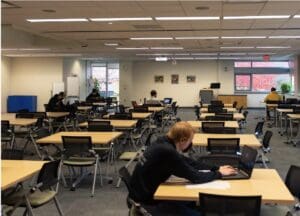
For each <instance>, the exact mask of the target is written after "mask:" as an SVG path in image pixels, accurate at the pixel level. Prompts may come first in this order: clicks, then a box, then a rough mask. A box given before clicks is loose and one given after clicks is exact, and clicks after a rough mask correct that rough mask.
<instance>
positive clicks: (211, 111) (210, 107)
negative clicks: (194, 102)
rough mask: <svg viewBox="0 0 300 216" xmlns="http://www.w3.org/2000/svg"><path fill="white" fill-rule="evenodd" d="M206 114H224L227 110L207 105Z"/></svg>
mask: <svg viewBox="0 0 300 216" xmlns="http://www.w3.org/2000/svg"><path fill="white" fill-rule="evenodd" d="M208 112H209V113H226V112H227V110H226V109H223V107H220V106H212V105H209V106H208Z"/></svg>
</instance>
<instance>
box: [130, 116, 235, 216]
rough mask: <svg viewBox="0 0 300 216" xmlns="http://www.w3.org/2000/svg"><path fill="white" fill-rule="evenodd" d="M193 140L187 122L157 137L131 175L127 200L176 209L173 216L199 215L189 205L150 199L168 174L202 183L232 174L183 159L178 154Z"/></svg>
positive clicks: (186, 148) (229, 170) (192, 132)
mask: <svg viewBox="0 0 300 216" xmlns="http://www.w3.org/2000/svg"><path fill="white" fill-rule="evenodd" d="M193 138H194V129H193V128H192V126H191V125H190V124H189V123H187V122H177V123H176V124H175V125H174V126H173V127H172V128H171V129H170V130H169V132H168V133H167V134H166V135H165V136H162V137H159V138H158V139H157V140H156V141H155V142H154V143H153V144H152V145H151V146H150V147H148V148H147V149H146V151H145V152H144V154H143V156H141V157H140V159H139V162H138V163H137V164H136V166H135V169H134V171H133V173H132V177H131V181H130V186H131V188H132V191H131V192H130V193H129V197H130V198H131V199H133V200H134V201H136V202H140V203H144V204H156V207H157V208H158V211H159V209H160V208H162V209H164V210H165V209H170V211H172V210H171V209H177V208H178V209H179V210H178V212H177V210H176V212H177V213H178V214H176V215H199V212H197V211H196V210H194V209H193V205H194V203H193V202H189V203H187V202H167V201H154V199H153V195H154V193H155V191H156V189H157V188H158V186H159V185H160V184H161V183H164V182H165V181H166V180H167V179H168V178H169V177H170V176H171V175H174V176H177V177H181V178H185V179H187V180H189V181H190V182H192V183H205V182H209V181H212V180H215V179H220V178H221V177H222V176H226V175H232V174H235V173H236V170H235V169H234V168H233V167H231V166H227V165H226V166H221V167H208V166H206V165H204V164H201V163H199V162H197V161H195V160H193V159H191V158H188V157H186V156H184V155H183V154H182V153H183V152H187V151H188V150H189V149H190V148H191V147H192V140H193ZM199 170H206V171H205V172H204V171H202V172H201V171H199ZM191 205H192V207H191ZM172 215H173V211H172Z"/></svg>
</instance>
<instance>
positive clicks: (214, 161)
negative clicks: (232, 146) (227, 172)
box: [198, 154, 240, 167]
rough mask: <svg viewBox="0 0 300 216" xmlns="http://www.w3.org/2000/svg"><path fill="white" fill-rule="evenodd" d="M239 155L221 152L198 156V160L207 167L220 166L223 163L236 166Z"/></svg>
mask: <svg viewBox="0 0 300 216" xmlns="http://www.w3.org/2000/svg"><path fill="white" fill-rule="evenodd" d="M239 160H240V156H238V155H223V154H209V155H204V156H201V157H199V158H198V161H199V162H200V163H202V164H205V165H207V166H208V167H220V166H223V165H231V166H233V167H238V165H239Z"/></svg>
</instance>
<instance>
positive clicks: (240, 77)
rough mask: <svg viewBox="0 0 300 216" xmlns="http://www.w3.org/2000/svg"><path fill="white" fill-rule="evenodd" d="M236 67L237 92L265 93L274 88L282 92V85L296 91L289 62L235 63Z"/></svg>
mask: <svg viewBox="0 0 300 216" xmlns="http://www.w3.org/2000/svg"><path fill="white" fill-rule="evenodd" d="M234 67H235V68H234V73H235V77H234V82H235V83H234V85H235V91H236V92H256V93H265V92H269V91H270V89H271V88H272V87H275V88H276V89H278V90H280V86H281V84H282V83H291V85H292V91H293V89H294V83H293V74H292V73H291V72H290V69H289V62H249V61H248V62H235V63H234Z"/></svg>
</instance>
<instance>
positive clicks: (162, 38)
mask: <svg viewBox="0 0 300 216" xmlns="http://www.w3.org/2000/svg"><path fill="white" fill-rule="evenodd" d="M130 40H173V38H172V37H140V38H135V37H134V38H130Z"/></svg>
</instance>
